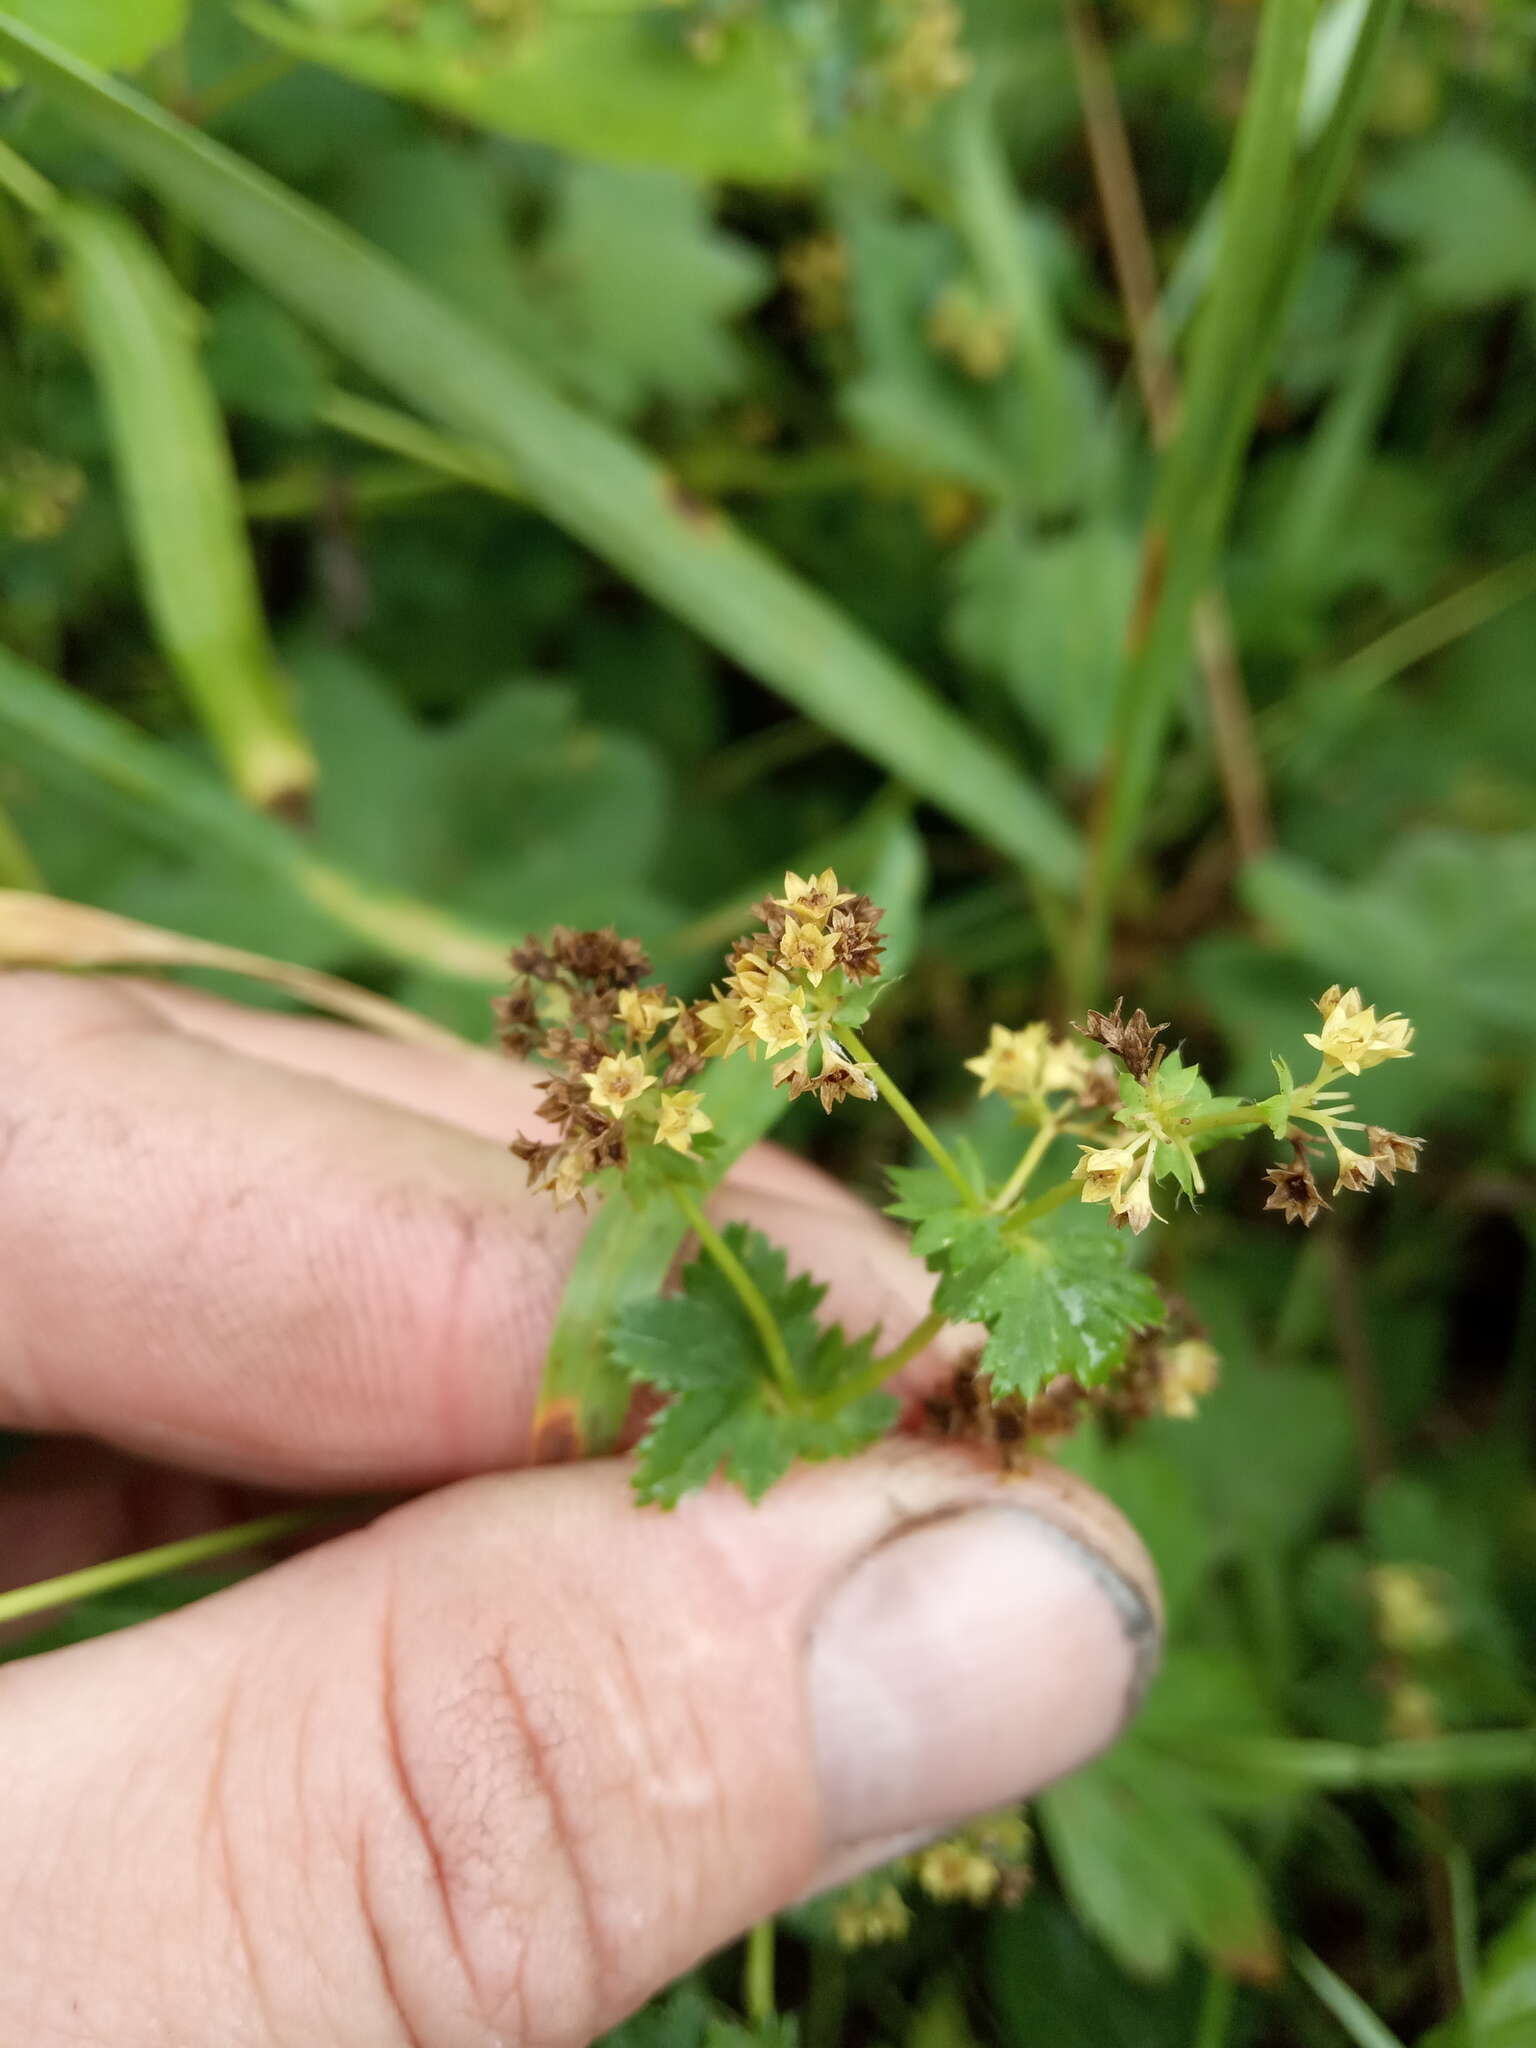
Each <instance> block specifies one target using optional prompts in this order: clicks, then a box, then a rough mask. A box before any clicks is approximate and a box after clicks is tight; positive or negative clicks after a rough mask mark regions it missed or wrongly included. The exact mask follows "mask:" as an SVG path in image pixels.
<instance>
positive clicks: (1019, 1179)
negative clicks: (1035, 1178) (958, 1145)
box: [989, 1112, 1062, 1216]
mask: <svg viewBox="0 0 1536 2048" xmlns="http://www.w3.org/2000/svg"><path fill="white" fill-rule="evenodd" d="M1061 1125H1062V1113H1061V1112H1058V1113H1057V1114H1056V1115H1054V1116H1047V1118H1046V1119H1045V1121H1044V1123H1042V1124H1041V1126H1040V1128H1039V1130H1038V1131H1036V1133H1035V1135H1034V1136H1033V1137H1032V1138H1031V1139H1030V1141H1029V1144H1028V1146H1027V1147H1026V1148H1025V1152H1024V1157H1023V1158H1022V1159H1021V1160H1020V1161H1019V1163H1018V1165H1017V1166H1016V1167H1015V1168H1014V1169H1013V1171H1012V1173H1010V1174H1009V1176H1008V1178H1007V1179H1006V1180H1005V1181H1004V1182H1003V1185H1002V1186H1001V1187H1000V1188H999V1189H998V1191H997V1193H996V1195H995V1196H994V1197H993V1198H992V1201H991V1203H990V1205H989V1206H990V1208H991V1210H992V1213H993V1215H994V1216H1000V1215H1001V1214H1002V1212H1003V1211H1004V1210H1005V1209H1011V1208H1012V1207H1013V1205H1014V1203H1015V1202H1016V1201H1017V1200H1018V1199H1019V1196H1020V1195H1021V1194H1023V1192H1024V1190H1025V1188H1027V1187H1028V1186H1029V1181H1030V1176H1031V1174H1033V1172H1034V1170H1035V1168H1036V1167H1037V1166H1038V1165H1039V1164H1040V1161H1041V1160H1042V1159H1043V1158H1044V1157H1045V1154H1046V1151H1047V1149H1048V1148H1049V1146H1050V1143H1051V1140H1052V1139H1053V1138H1054V1137H1056V1136H1057V1135H1058V1133H1059V1132H1060V1130H1061Z"/></svg>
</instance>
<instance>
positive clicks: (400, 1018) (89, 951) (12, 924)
mask: <svg viewBox="0 0 1536 2048" xmlns="http://www.w3.org/2000/svg"><path fill="white" fill-rule="evenodd" d="M0 967H71V968H79V967H86V968H103V967H137V968H148V967H211V968H214V969H216V970H217V971H218V972H220V973H221V974H239V975H242V976H244V977H245V979H246V980H248V981H259V982H263V983H265V984H266V986H267V987H268V988H280V989H281V990H282V991H283V992H284V994H285V995H290V996H295V997H297V999H298V1000H299V1001H300V1002H302V1003H307V1004H308V1005H309V1007H310V1008H311V1009H314V1010H323V1011H326V1012H327V1013H328V1014H329V1015H331V1016H333V1017H344V1018H345V1019H346V1020H347V1022H348V1023H349V1024H360V1025H362V1026H363V1027H364V1029H365V1030H368V1031H376V1032H378V1033H379V1034H380V1036H381V1037H384V1038H397V1039H401V1040H403V1041H404V1042H405V1043H406V1044H409V1045H436V1046H451V1047H454V1048H461V1047H462V1045H463V1040H462V1039H460V1038H458V1037H457V1036H456V1035H455V1034H454V1033H453V1032H451V1031H446V1030H444V1029H443V1027H442V1025H440V1024H433V1023H431V1022H430V1021H429V1020H428V1019H427V1018H425V1017H418V1016H417V1015H416V1012H415V1011H414V1010H407V1009H405V1008H403V1007H402V1006H401V1005H400V1004H399V1003H392V1002H391V1001H390V1000H389V998H388V997H387V996H380V995H375V994H374V992H373V991H372V989H366V988H359V987H357V985H356V984H355V983H354V982H350V981H342V980H341V979H340V978H339V977H338V976H336V975H334V974H322V973H320V972H319V971H318V970H317V969H316V968H313V967H297V966H295V965H294V964H293V963H292V962H291V961H288V960H269V959H267V958H266V956H265V955H264V954H261V953H247V952H246V951H245V950H244V949H243V948H242V947H238V946H221V945H218V944H216V943H215V942H214V941H213V940H212V939H193V938H188V937H186V936H185V935H184V934H183V933H181V932H170V931H166V930H164V929H163V928H162V927H161V926H159V925H153V924H143V923H141V922H140V920H139V919H138V918H136V917H119V916H118V914H117V913H116V911H112V910H98V909H96V908H95V906H94V905H92V904H88V903H69V902H66V901H65V900H64V898H63V897H60V896H41V895H36V894H34V893H32V892H31V891H30V890H26V889H5V890H0Z"/></svg>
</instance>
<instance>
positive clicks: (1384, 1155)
mask: <svg viewBox="0 0 1536 2048" xmlns="http://www.w3.org/2000/svg"><path fill="white" fill-rule="evenodd" d="M1365 1135H1366V1138H1367V1139H1368V1140H1369V1142H1370V1147H1371V1162H1372V1164H1373V1165H1374V1166H1375V1168H1376V1171H1377V1172H1378V1173H1379V1174H1380V1175H1381V1177H1382V1179H1383V1180H1384V1181H1386V1182H1387V1183H1388V1185H1389V1186H1390V1184H1391V1183H1392V1182H1393V1181H1395V1180H1396V1179H1397V1176H1398V1175H1399V1174H1400V1173H1417V1172H1418V1170H1419V1154H1420V1152H1421V1151H1422V1150H1423V1149H1424V1140H1423V1139H1422V1138H1405V1137H1403V1136H1402V1135H1401V1134H1400V1133H1399V1132H1397V1131H1384V1130H1383V1129H1382V1128H1381V1126H1380V1124H1367V1125H1366V1127H1365Z"/></svg>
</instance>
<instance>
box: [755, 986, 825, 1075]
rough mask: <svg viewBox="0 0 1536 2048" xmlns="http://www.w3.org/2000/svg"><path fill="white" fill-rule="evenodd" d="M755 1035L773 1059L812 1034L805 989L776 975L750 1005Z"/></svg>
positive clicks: (804, 1040)
mask: <svg viewBox="0 0 1536 2048" xmlns="http://www.w3.org/2000/svg"><path fill="white" fill-rule="evenodd" d="M746 1008H747V1012H748V1015H749V1016H750V1018H751V1023H752V1032H753V1035H754V1037H757V1038H760V1039H761V1040H762V1042H763V1044H764V1045H766V1046H767V1048H768V1056H769V1058H770V1059H774V1058H777V1056H778V1055H779V1054H780V1053H781V1052H793V1051H794V1049H795V1047H796V1046H799V1045H804V1044H805V1043H806V1041H807V1039H809V1037H810V1035H811V1026H810V1020H809V1018H808V1017H807V1016H806V1014H805V990H804V989H803V988H796V987H795V986H794V984H793V983H792V982H790V981H789V980H788V979H787V978H786V977H785V976H784V975H782V974H775V975H773V976H772V978H771V979H770V982H769V985H768V987H767V988H766V989H765V990H764V991H763V993H762V995H760V996H758V997H756V998H755V999H754V1000H753V1001H752V1002H750V1003H748V1004H747V1006H746Z"/></svg>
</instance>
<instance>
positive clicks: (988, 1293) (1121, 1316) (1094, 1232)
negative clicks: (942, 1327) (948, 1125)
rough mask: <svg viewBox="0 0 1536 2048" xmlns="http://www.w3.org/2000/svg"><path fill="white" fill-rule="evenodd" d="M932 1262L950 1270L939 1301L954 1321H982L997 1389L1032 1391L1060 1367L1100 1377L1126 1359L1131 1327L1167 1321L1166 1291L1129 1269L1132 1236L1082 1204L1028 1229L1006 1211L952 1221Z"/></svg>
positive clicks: (986, 1362) (1096, 1380)
mask: <svg viewBox="0 0 1536 2048" xmlns="http://www.w3.org/2000/svg"><path fill="white" fill-rule="evenodd" d="M944 1228H945V1229H946V1230H947V1233H948V1234H947V1241H946V1242H945V1243H944V1244H943V1245H942V1246H940V1247H938V1248H936V1249H935V1251H934V1252H933V1253H932V1254H931V1255H930V1256H929V1259H928V1263H929V1265H930V1266H933V1267H934V1268H935V1269H936V1270H938V1271H939V1272H941V1273H942V1275H943V1277H942V1278H941V1280H940V1281H939V1285H938V1287H937V1289H936V1290H935V1293H934V1305H935V1307H937V1308H940V1309H942V1310H943V1312H944V1313H945V1314H946V1315H947V1316H949V1317H950V1319H951V1320H952V1321H955V1322H976V1323H985V1325H986V1327H987V1330H988V1332H989V1333H990V1334H989V1336H988V1339H987V1345H986V1348H985V1350H984V1351H983V1353H982V1359H981V1362H982V1366H983V1368H984V1370H985V1371H986V1372H987V1373H988V1374H990V1376H991V1380H992V1385H993V1387H994V1389H995V1390H996V1391H997V1392H998V1393H1000V1394H1024V1395H1028V1394H1034V1393H1037V1392H1038V1391H1039V1390H1040V1388H1041V1387H1043V1386H1044V1385H1045V1384H1046V1383H1047V1381H1049V1380H1051V1379H1054V1378H1055V1377H1056V1375H1057V1374H1058V1373H1070V1374H1071V1375H1072V1377H1073V1378H1074V1379H1076V1380H1079V1381H1081V1383H1082V1384H1083V1385H1084V1386H1088V1387H1093V1386H1099V1385H1101V1384H1102V1383H1103V1382H1104V1381H1105V1380H1107V1379H1108V1378H1109V1377H1110V1375H1111V1374H1112V1373H1113V1372H1114V1370H1115V1369H1116V1367H1117V1366H1119V1365H1120V1364H1122V1363H1123V1361H1124V1359H1125V1352H1126V1346H1127V1344H1128V1343H1129V1342H1130V1338H1131V1333H1132V1332H1133V1331H1134V1330H1139V1329H1147V1328H1150V1327H1154V1326H1156V1325H1157V1324H1159V1323H1161V1322H1162V1320H1163V1316H1164V1313H1165V1311H1164V1306H1163V1300H1162V1297H1161V1295H1160V1294H1159V1293H1158V1291H1157V1289H1156V1288H1155V1287H1154V1286H1153V1284H1152V1282H1151V1281H1150V1280H1148V1279H1147V1278H1146V1277H1145V1275H1144V1274H1141V1273H1135V1272H1132V1270H1131V1268H1130V1265H1129V1263H1128V1261H1127V1257H1126V1244H1125V1239H1124V1238H1123V1237H1122V1236H1121V1235H1119V1234H1118V1233H1116V1232H1115V1231H1114V1230H1112V1229H1111V1228H1110V1226H1109V1224H1108V1222H1107V1221H1106V1219H1104V1218H1103V1217H1102V1216H1099V1215H1085V1214H1084V1213H1083V1212H1082V1210H1081V1209H1080V1208H1077V1209H1069V1210H1067V1211H1065V1212H1058V1213H1057V1214H1056V1215H1054V1216H1049V1217H1046V1218H1045V1219H1044V1220H1043V1221H1041V1222H1040V1223H1039V1224H1037V1225H1035V1226H1034V1227H1033V1228H1032V1229H1031V1230H1030V1231H1029V1232H1028V1233H1027V1234H1026V1235H1023V1236H1020V1235H1017V1234H1016V1233H1013V1234H1011V1233H1010V1231H1009V1228H1008V1225H1007V1223H1006V1221H1005V1219H1003V1218H1001V1217H990V1216H978V1217H974V1218H971V1219H969V1220H968V1221H965V1222H959V1221H956V1222H955V1223H953V1225H946V1226H944Z"/></svg>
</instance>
